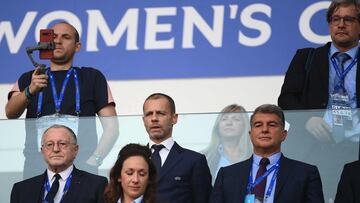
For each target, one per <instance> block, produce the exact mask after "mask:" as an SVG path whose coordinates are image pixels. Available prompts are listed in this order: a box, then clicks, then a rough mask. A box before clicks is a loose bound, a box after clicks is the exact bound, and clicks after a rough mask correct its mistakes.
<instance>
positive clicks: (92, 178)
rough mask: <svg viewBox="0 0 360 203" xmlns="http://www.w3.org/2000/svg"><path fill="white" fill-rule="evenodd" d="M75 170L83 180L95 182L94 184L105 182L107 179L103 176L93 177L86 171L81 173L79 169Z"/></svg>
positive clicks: (93, 175)
mask: <svg viewBox="0 0 360 203" xmlns="http://www.w3.org/2000/svg"><path fill="white" fill-rule="evenodd" d="M76 170H77V173H78V174H79V175H80V176H82V177H83V178H85V179H88V180H91V181H96V182H107V178H106V177H104V176H100V175H95V174H93V173H89V172H87V171H83V170H80V169H76Z"/></svg>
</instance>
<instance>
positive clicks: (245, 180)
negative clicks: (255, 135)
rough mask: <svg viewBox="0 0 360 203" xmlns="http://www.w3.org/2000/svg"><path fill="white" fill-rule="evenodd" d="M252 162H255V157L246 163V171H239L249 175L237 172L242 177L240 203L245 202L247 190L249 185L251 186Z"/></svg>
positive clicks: (240, 179)
mask: <svg viewBox="0 0 360 203" xmlns="http://www.w3.org/2000/svg"><path fill="white" fill-rule="evenodd" d="M252 162H253V157H252V156H251V157H250V158H249V159H247V160H245V161H244V170H239V171H246V172H247V173H240V172H239V171H237V172H236V173H237V174H239V176H240V178H239V181H240V183H239V185H241V188H240V202H244V201H245V196H246V194H247V191H246V188H247V185H248V184H249V175H250V170H251V169H252Z"/></svg>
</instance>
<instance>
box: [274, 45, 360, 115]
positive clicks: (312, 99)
mask: <svg viewBox="0 0 360 203" xmlns="http://www.w3.org/2000/svg"><path fill="white" fill-rule="evenodd" d="M330 45H331V43H330V42H329V43H327V44H326V45H325V46H322V47H319V48H317V49H315V52H314V57H313V60H312V63H311V66H310V68H309V71H308V76H306V73H307V71H306V70H305V64H306V60H307V58H308V55H309V51H310V49H309V48H305V49H299V50H297V52H296V54H295V56H294V58H293V59H292V61H291V63H290V66H289V68H288V70H287V72H286V75H285V79H284V83H283V86H282V88H281V93H280V96H279V98H278V105H279V106H280V107H281V108H282V109H284V110H299V109H326V106H327V103H328V98H329V67H330V66H329V56H328V55H329V50H330ZM357 57H358V60H359V61H360V54H358V56H357ZM359 90H360V62H358V63H357V72H356V98H357V106H358V107H359V106H360V91H359Z"/></svg>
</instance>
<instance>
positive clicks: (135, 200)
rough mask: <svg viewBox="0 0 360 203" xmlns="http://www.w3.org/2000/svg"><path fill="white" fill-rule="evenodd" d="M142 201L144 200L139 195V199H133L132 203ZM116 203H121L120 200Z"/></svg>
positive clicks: (142, 196)
mask: <svg viewBox="0 0 360 203" xmlns="http://www.w3.org/2000/svg"><path fill="white" fill-rule="evenodd" d="M143 199H144V195H141V196H140V197H138V198H136V199H134V200H133V201H132V203H141V202H142V200H143ZM117 203H121V198H119V199H118V201H117Z"/></svg>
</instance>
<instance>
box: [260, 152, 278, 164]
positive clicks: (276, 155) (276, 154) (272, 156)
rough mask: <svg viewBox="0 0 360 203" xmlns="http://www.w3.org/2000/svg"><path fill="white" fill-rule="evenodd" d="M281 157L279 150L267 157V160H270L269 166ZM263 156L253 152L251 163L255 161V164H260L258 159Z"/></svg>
mask: <svg viewBox="0 0 360 203" xmlns="http://www.w3.org/2000/svg"><path fill="white" fill-rule="evenodd" d="M280 157H281V152H277V153H275V154H273V155H271V156H269V157H268V159H269V161H270V164H269V165H270V166H271V165H274V164H276V162H277V161H278V160H279V159H280ZM262 158H263V157H261V156H259V155H256V154H253V163H255V164H256V165H258V166H259V165H260V160H261V159H262Z"/></svg>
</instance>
